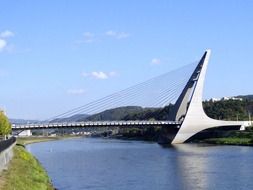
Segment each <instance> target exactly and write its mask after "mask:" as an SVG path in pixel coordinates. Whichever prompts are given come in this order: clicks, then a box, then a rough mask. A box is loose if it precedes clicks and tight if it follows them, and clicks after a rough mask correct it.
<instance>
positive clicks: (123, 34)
mask: <svg viewBox="0 0 253 190" xmlns="http://www.w3.org/2000/svg"><path fill="white" fill-rule="evenodd" d="M105 35H106V36H109V37H114V38H116V39H123V38H127V37H129V36H130V34H129V33H126V32H117V31H113V30H109V31H107V32H106V33H105Z"/></svg>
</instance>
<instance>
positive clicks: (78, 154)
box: [27, 138, 253, 190]
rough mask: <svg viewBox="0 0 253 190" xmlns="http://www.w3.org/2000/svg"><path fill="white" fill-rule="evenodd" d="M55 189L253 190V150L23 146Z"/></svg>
mask: <svg viewBox="0 0 253 190" xmlns="http://www.w3.org/2000/svg"><path fill="white" fill-rule="evenodd" d="M27 149H28V150H29V151H30V152H31V153H32V154H33V155H35V156H36V158H37V159H38V160H39V161H40V162H41V163H42V165H43V166H44V167H45V169H46V170H47V172H48V174H49V176H50V178H51V179H52V182H53V184H54V186H55V187H56V188H57V189H59V190H177V189H178V190H181V189H182V190H184V189H186V190H188V189H189V190H198V189H201V190H202V189H204V190H209V189H210V190H213V189H219V190H225V189H230V190H233V189H234V190H237V189H240V190H244V189H245V190H248V189H253V148H252V147H243V146H211V145H200V144H181V145H177V146H169V147H162V146H160V145H158V144H157V143H149V142H142V141H127V140H117V139H102V138H78V139H66V140H59V141H50V142H42V143H35V144H30V145H27Z"/></svg>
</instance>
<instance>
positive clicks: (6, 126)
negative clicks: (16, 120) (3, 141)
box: [0, 111, 11, 138]
mask: <svg viewBox="0 0 253 190" xmlns="http://www.w3.org/2000/svg"><path fill="white" fill-rule="evenodd" d="M10 133H11V124H10V122H9V120H8V118H7V117H6V115H5V114H4V112H3V111H0V135H1V136H4V138H6V135H8V134H10Z"/></svg>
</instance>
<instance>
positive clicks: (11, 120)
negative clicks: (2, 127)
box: [9, 119, 41, 124]
mask: <svg viewBox="0 0 253 190" xmlns="http://www.w3.org/2000/svg"><path fill="white" fill-rule="evenodd" d="M9 120H10V122H11V123H12V124H27V123H40V122H41V121H39V120H26V119H9Z"/></svg>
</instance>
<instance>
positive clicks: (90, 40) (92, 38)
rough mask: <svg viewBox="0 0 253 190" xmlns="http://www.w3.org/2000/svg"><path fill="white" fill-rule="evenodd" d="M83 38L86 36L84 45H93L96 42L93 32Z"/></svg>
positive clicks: (86, 33)
mask: <svg viewBox="0 0 253 190" xmlns="http://www.w3.org/2000/svg"><path fill="white" fill-rule="evenodd" d="M83 36H84V40H83V42H84V43H92V42H94V41H95V34H93V33H91V32H85V33H84V34H83Z"/></svg>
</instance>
